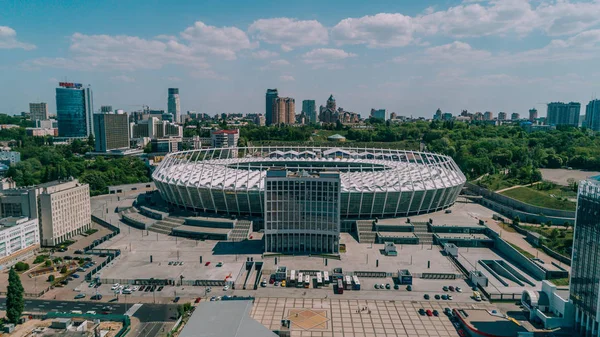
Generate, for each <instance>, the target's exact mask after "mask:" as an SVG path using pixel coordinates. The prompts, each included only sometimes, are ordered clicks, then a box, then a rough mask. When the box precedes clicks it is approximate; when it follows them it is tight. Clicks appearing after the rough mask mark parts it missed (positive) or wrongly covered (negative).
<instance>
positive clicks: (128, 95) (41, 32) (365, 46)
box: [0, 0, 600, 116]
mask: <svg viewBox="0 0 600 337" xmlns="http://www.w3.org/2000/svg"><path fill="white" fill-rule="evenodd" d="M599 61H600V0H593V1H574V0H570V1H569V0H531V1H527V0H497V1H478V0H467V1H444V0H442V1H432V0H421V1H406V0H401V1H399V0H395V1H311V0H304V1H148V0H147V1H50V0H47V1H34V0H31V1H19V0H6V1H3V2H1V3H0V74H1V75H0V112H6V113H19V112H21V111H26V110H28V103H29V102H36V101H45V102H48V103H49V107H50V110H51V112H54V111H55V109H56V106H55V99H54V88H55V86H56V84H57V82H58V81H62V80H65V79H66V80H68V81H73V82H80V83H85V84H91V85H92V87H93V90H94V105H95V108H96V109H99V107H100V105H113V107H115V108H122V109H125V110H126V111H131V110H136V109H139V105H142V104H147V105H150V106H151V107H153V108H156V109H166V105H167V88H169V87H179V88H180V96H181V104H182V110H183V111H187V110H194V111H199V112H207V113H211V114H212V113H222V112H263V111H264V93H265V91H266V89H267V88H277V89H279V92H280V95H282V96H290V97H294V98H295V99H296V102H297V103H296V106H297V112H298V113H299V112H300V107H301V101H302V100H304V99H315V100H316V101H317V104H318V105H319V104H325V101H326V99H327V98H328V97H329V95H330V94H333V95H334V96H335V97H336V100H337V103H338V105H339V106H342V107H344V108H345V109H346V110H349V111H354V112H359V113H361V114H362V115H363V116H365V115H366V114H368V112H369V110H370V109H371V108H385V109H388V111H390V112H391V111H395V112H397V113H398V114H401V115H413V116H431V115H432V114H433V112H435V110H436V109H437V108H441V109H442V110H443V111H449V112H453V113H458V112H460V110H461V109H468V110H469V111H486V110H489V111H493V112H495V113H497V112H498V111H506V112H509V113H510V112H519V113H521V114H525V113H526V112H527V110H528V109H529V108H531V107H534V106H535V107H537V108H538V110H540V114H541V115H544V114H545V107H544V105H543V103H544V102H550V101H557V100H558V101H571V100H572V101H579V102H582V103H583V104H584V105H585V104H587V102H588V101H589V100H590V99H591V98H592V97H593V96H594V95H595V94H598V92H599V91H600V80H598V78H600V76H599V74H600V69H599V68H598V66H597V65H598V64H600V62H599Z"/></svg>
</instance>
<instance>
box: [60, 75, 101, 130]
mask: <svg viewBox="0 0 600 337" xmlns="http://www.w3.org/2000/svg"><path fill="white" fill-rule="evenodd" d="M59 86H60V88H56V116H57V120H58V135H59V136H60V137H67V138H85V137H88V136H89V135H92V134H94V127H93V123H94V121H93V118H92V114H93V111H94V100H93V97H92V89H91V88H89V87H87V88H83V87H82V85H81V84H80V83H70V82H61V83H59Z"/></svg>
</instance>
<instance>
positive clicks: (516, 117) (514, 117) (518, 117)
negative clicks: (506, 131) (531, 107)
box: [510, 112, 521, 121]
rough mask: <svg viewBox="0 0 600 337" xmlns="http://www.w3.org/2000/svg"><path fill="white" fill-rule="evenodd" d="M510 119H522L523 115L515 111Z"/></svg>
mask: <svg viewBox="0 0 600 337" xmlns="http://www.w3.org/2000/svg"><path fill="white" fill-rule="evenodd" d="M510 119H511V120H513V121H518V120H519V119H521V115H520V114H518V113H516V112H513V113H512V114H511V115H510Z"/></svg>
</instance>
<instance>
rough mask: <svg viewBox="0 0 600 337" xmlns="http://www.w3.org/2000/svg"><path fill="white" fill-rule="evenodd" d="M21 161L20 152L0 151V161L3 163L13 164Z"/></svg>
mask: <svg viewBox="0 0 600 337" xmlns="http://www.w3.org/2000/svg"><path fill="white" fill-rule="evenodd" d="M20 161H21V153H20V152H17V151H1V152H0V163H2V164H4V165H9V166H10V165H14V164H16V163H18V162H20Z"/></svg>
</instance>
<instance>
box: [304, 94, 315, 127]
mask: <svg viewBox="0 0 600 337" xmlns="http://www.w3.org/2000/svg"><path fill="white" fill-rule="evenodd" d="M302 114H303V115H305V116H307V117H308V120H309V121H310V122H311V123H316V122H317V106H316V104H315V100H314V99H305V100H304V101H302Z"/></svg>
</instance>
